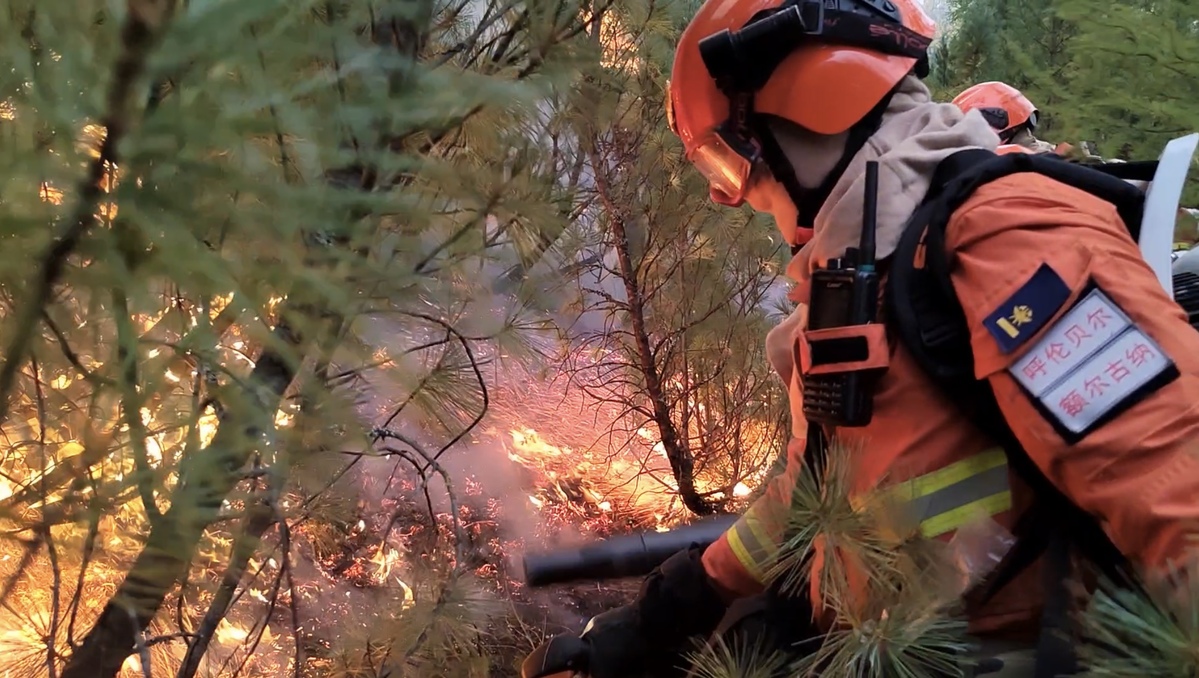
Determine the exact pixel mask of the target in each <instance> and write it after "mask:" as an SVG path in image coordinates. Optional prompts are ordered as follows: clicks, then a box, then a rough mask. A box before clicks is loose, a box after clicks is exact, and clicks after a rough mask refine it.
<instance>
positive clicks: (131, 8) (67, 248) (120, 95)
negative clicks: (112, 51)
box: [0, 0, 174, 424]
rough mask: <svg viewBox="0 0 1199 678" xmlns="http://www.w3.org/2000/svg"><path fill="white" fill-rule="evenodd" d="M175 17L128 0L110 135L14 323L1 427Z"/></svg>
mask: <svg viewBox="0 0 1199 678" xmlns="http://www.w3.org/2000/svg"><path fill="white" fill-rule="evenodd" d="M173 11H174V0H128V14H127V15H126V17H125V23H124V26H123V27H122V29H121V54H120V57H119V58H118V59H117V62H116V64H115V66H114V68H113V74H112V84H111V85H110V86H109V91H108V96H107V98H106V107H105V113H104V115H103V117H102V118H101V124H102V125H103V126H104V128H105V129H106V130H107V135H106V136H105V138H104V142H103V143H102V144H101V146H100V153H99V156H98V157H96V158H94V159H93V160H92V161H91V162H90V163H89V164H88V168H87V175H86V177H85V178H84V179H83V180H82V181H81V182H80V183H79V186H78V198H76V205H75V209H74V210H73V211H72V213H71V216H70V218H69V219H68V220H67V222H66V224H65V225H64V226H63V227H62V228H61V229H60V231H59V232H58V234H57V235H56V236H55V237H54V242H53V243H52V244H51V246H50V248H49V250H48V251H47V252H46V254H45V255H44V256H43V257H41V264H40V265H39V270H38V273H37V275H36V276H34V283H33V285H32V289H31V290H30V292H29V293H28V295H27V296H26V299H25V300H24V301H23V302H22V303H21V304H20V305H19V307H18V308H19V309H20V310H19V312H18V314H17V317H16V318H15V319H13V321H12V324H13V326H14V327H15V328H16V330H15V332H14V333H13V337H12V340H11V341H10V342H9V345H8V347H7V349H6V350H5V352H4V366H3V367H0V424H2V423H4V422H5V421H7V420H8V413H9V408H10V407H11V406H12V390H13V384H14V383H15V382H16V376H17V371H18V370H19V369H20V366H21V365H22V364H23V363H24V361H25V356H26V355H27V354H28V353H29V349H30V345H31V344H32V342H33V337H34V333H35V332H36V330H37V328H38V326H39V325H40V323H39V322H38V320H39V318H41V317H42V314H43V313H44V312H45V308H46V306H47V305H48V304H49V303H50V300H51V298H52V297H53V295H54V287H55V285H57V284H58V281H59V279H60V278H61V277H62V274H63V271H64V270H65V269H66V265H67V259H68V258H69V257H70V256H71V254H73V253H74V252H75V249H76V248H77V247H78V246H79V244H80V242H81V241H82V240H83V236H84V235H85V234H86V233H87V231H88V229H90V228H91V227H92V226H93V225H95V223H96V217H95V213H96V208H97V206H98V205H99V202H100V197H101V195H102V194H103V182H104V175H105V173H106V172H107V171H108V168H110V167H115V166H116V163H117V160H118V158H117V145H118V144H119V143H120V142H121V141H122V140H124V138H125V136H126V135H127V134H128V133H129V132H130V130H131V129H132V128H133V127H134V126H135V125H136V124H137V122H138V111H137V110H136V106H137V105H138V103H139V99H138V89H137V85H138V83H139V81H140V79H141V76H142V74H143V73H144V72H145V69H146V63H147V60H148V58H149V55H150V52H151V50H152V49H153V47H154V45H155V44H156V42H157V40H158V38H159V37H160V36H161V34H162V31H163V28H164V26H165V25H166V24H167V23H168V21H169V18H170V15H171V13H172V12H173Z"/></svg>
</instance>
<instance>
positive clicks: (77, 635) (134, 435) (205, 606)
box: [0, 0, 586, 677]
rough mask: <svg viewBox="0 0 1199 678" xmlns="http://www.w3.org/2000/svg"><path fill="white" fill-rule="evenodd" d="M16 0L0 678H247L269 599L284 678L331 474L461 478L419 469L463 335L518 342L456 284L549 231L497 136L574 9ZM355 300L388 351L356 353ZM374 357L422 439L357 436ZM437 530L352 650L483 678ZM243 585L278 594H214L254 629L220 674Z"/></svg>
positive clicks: (474, 354)
mask: <svg viewBox="0 0 1199 678" xmlns="http://www.w3.org/2000/svg"><path fill="white" fill-rule="evenodd" d="M7 9H8V11H7V12H4V13H3V14H2V15H0V35H3V36H4V38H5V39H4V45H5V50H6V53H7V54H8V55H9V58H8V61H9V63H10V64H12V68H11V69H9V70H8V71H6V72H5V74H4V75H3V76H0V77H2V78H3V83H2V85H0V92H3V93H4V95H5V96H6V97H7V98H6V99H5V100H4V101H3V102H2V104H0V118H2V119H0V138H2V139H3V144H4V147H3V148H4V151H5V152H4V153H3V154H2V157H3V160H0V162H2V163H4V166H3V172H4V174H3V176H4V183H3V186H4V189H5V190H4V193H3V195H2V197H0V210H3V212H2V214H3V223H4V225H5V229H4V238H5V242H6V245H7V246H6V248H5V249H4V252H3V254H2V255H0V256H2V257H3V266H0V290H2V291H3V293H2V299H3V314H4V318H5V322H4V323H3V325H2V326H0V345H2V346H3V354H2V359H3V364H2V366H0V426H2V427H3V429H2V430H3V432H4V434H5V447H4V453H3V455H2V456H0V471H2V472H3V474H4V475H3V476H2V478H3V479H2V480H0V520H2V521H3V523H4V527H3V530H4V531H3V534H4V541H3V542H2V543H0V549H2V550H3V553H4V556H5V558H4V560H3V561H2V564H0V577H2V578H0V601H3V602H4V603H5V610H6V611H5V612H2V613H0V619H3V622H0V627H2V628H4V629H5V631H4V632H3V633H4V634H5V635H4V636H3V637H2V638H0V647H3V649H4V652H3V655H4V656H3V657H2V658H0V667H4V668H6V669H9V668H10V667H11V670H13V671H16V672H17V673H14V675H20V673H21V672H25V674H26V675H52V676H59V675H61V676H64V677H75V676H115V675H117V674H118V673H121V672H122V671H125V672H130V671H132V672H135V673H137V674H141V673H144V674H145V675H150V674H151V672H152V671H153V672H154V673H156V674H159V675H161V674H162V673H163V672H165V671H170V672H175V671H176V670H177V669H178V671H179V675H180V676H191V675H196V672H197V671H202V670H207V671H212V672H220V673H221V675H233V674H239V673H240V674H242V675H249V674H247V673H246V672H252V671H253V670H254V666H253V662H252V661H251V659H252V655H254V653H255V651H256V650H255V648H256V647H258V646H259V644H260V643H262V644H263V645H264V646H265V645H269V644H270V642H271V641H264V640H263V639H264V638H265V637H266V636H268V635H270V634H269V624H270V623H271V622H276V625H277V627H278V622H279V620H278V619H277V618H275V617H276V616H278V615H280V614H281V612H282V611H283V610H285V609H289V608H290V612H289V613H288V614H287V615H284V621H283V623H282V625H283V627H284V628H287V627H290V631H291V635H292V636H293V637H292V638H291V639H288V640H287V642H285V643H284V644H283V645H284V646H285V647H289V648H290V649H289V650H288V654H290V656H291V660H290V663H292V664H294V665H296V666H295V670H296V671H302V670H303V666H305V665H307V664H308V659H309V657H307V656H306V652H307V651H309V650H310V649H311V648H307V647H306V646H305V641H304V640H303V639H302V638H301V637H300V636H299V632H300V629H298V628H296V627H297V626H301V625H305V622H304V619H312V618H315V617H319V616H320V614H321V611H320V610H303V609H302V608H303V606H302V603H301V601H299V600H298V599H297V598H298V593H297V590H298V589H297V587H296V585H295V579H296V573H295V568H294V567H293V566H292V565H293V564H294V563H293V558H294V557H295V556H296V553H297V552H296V548H298V547H297V541H298V540H299V538H300V537H299V535H300V531H302V530H303V529H305V525H306V524H307V522H308V521H312V523H313V524H314V525H315V526H317V527H319V526H320V525H322V524H323V525H325V526H327V527H326V528H323V529H326V533H328V530H329V529H332V530H335V531H336V530H340V529H342V528H341V527H338V526H345V525H346V524H347V523H351V524H352V521H353V519H354V517H356V516H355V514H354V512H353V511H352V510H348V508H347V506H348V505H349V506H352V505H353V503H354V501H355V499H354V495H353V491H352V489H347V488H346V486H345V485H344V484H343V485H342V486H340V487H339V488H335V489H334V490H329V487H330V486H331V485H334V484H335V483H337V481H338V479H339V478H342V477H344V476H345V475H346V474H347V472H348V468H349V467H352V466H353V464H354V463H355V461H356V460H357V459H360V458H361V457H362V455H364V454H365V455H372V454H380V455H381V454H392V455H394V456H396V457H397V458H403V459H408V460H410V461H411V463H412V464H413V465H414V466H416V467H417V468H418V469H419V471H420V473H421V474H422V476H423V477H425V478H427V482H430V483H438V484H444V485H445V486H446V490H447V491H448V492H449V494H450V496H451V497H452V496H453V495H454V492H453V484H452V480H451V479H450V478H449V477H448V475H446V474H444V472H442V471H441V470H440V466H439V464H438V463H437V456H438V455H439V454H440V453H442V452H444V450H445V449H446V448H447V447H449V446H451V445H453V444H455V443H457V442H458V441H460V440H461V439H462V437H463V435H464V434H465V432H466V431H468V430H469V429H470V428H471V427H472V426H473V425H474V424H476V423H477V422H478V421H479V419H480V418H481V416H482V413H483V412H485V409H486V405H487V390H486V388H487V385H486V383H485V380H484V379H483V378H482V373H481V371H480V368H479V365H480V362H481V360H483V358H482V357H481V353H480V351H481V347H482V345H483V344H486V343H489V342H491V343H494V342H502V344H501V345H502V346H504V347H509V348H511V350H512V351H513V352H516V351H519V350H520V349H521V344H520V343H519V341H518V343H516V344H513V343H512V342H510V341H508V340H509V339H512V338H514V337H515V338H517V339H519V335H520V330H521V328H522V327H524V326H525V325H524V324H523V322H524V321H523V320H522V315H521V313H520V309H519V308H517V309H515V310H513V309H510V310H509V311H508V312H506V313H504V314H503V316H502V317H501V318H500V319H499V320H498V321H496V322H480V321H478V318H477V317H475V318H473V320H474V321H475V322H473V323H472V322H470V321H471V320H472V316H471V312H470V308H471V306H470V305H471V303H472V302H473V301H474V300H475V299H476V298H477V297H478V295H479V294H480V292H481V290H484V289H485V287H483V286H481V285H480V284H478V283H479V280H478V277H477V276H476V275H475V274H476V273H477V271H479V270H480V267H481V266H484V265H486V264H487V261H488V256H489V252H490V251H492V250H494V249H495V248H497V247H501V246H504V245H505V243H511V242H513V241H516V242H518V243H519V242H526V241H528V240H529V239H530V238H535V237H536V236H535V234H537V233H543V232H547V231H550V232H552V231H553V230H554V229H559V230H560V229H561V226H560V223H561V222H560V220H561V218H562V215H561V213H560V212H559V211H558V204H557V203H556V202H554V201H552V200H551V201H548V202H547V198H546V196H547V195H552V193H553V191H552V190H551V188H550V187H552V186H553V180H554V176H553V173H552V172H550V173H548V174H547V171H546V168H545V166H544V164H543V163H540V162H539V161H538V162H526V161H524V160H523V159H522V158H521V157H519V156H513V155H512V154H511V153H510V150H511V149H512V148H514V147H517V146H518V144H517V142H518V141H520V140H521V139H524V140H525V141H527V137H523V136H522V131H523V130H525V129H527V128H522V127H521V126H520V125H519V124H516V123H518V122H519V121H522V120H531V119H534V118H535V116H536V110H537V103H538V101H540V100H543V99H544V97H546V96H547V95H548V93H550V92H551V91H553V90H554V88H557V87H561V86H564V85H567V84H568V83H569V81H570V78H571V75H572V71H573V69H574V64H575V60H576V57H575V54H576V53H577V50H575V49H574V48H572V47H571V42H572V40H574V39H575V37H576V36H578V35H579V34H580V33H581V32H582V31H583V30H584V29H585V26H586V24H585V22H584V21H583V20H582V19H581V16H580V14H579V11H578V7H576V6H573V5H571V4H569V3H560V2H546V3H537V2H509V3H499V2H496V3H490V4H488V5H486V6H484V7H476V6H475V5H473V4H470V5H469V6H468V3H438V4H435V3H432V2H425V1H424V0H380V1H378V2H371V1H368V0H338V1H335V2H327V1H322V2H291V1H287V2H282V1H280V0H240V1H237V2H232V1H218V2H209V3H178V2H175V1H174V0H128V2H127V3H125V4H119V3H118V4H113V3H104V2H85V3H83V4H80V3H74V4H72V5H70V6H68V5H63V4H61V3H60V4H58V5H55V4H53V3H51V4H50V5H46V4H44V3H33V2H24V1H18V2H15V3H10V6H9V8H7ZM484 141H490V142H491V143H484ZM525 146H526V147H529V144H527V143H526V144H525ZM534 156H535V154H534ZM530 157H531V158H533V159H536V158H535V157H533V156H530ZM489 224H498V225H499V226H498V227H497V228H488V225H489ZM379 314H384V315H387V316H388V317H390V318H392V319H394V322H395V325H393V327H396V326H398V328H399V330H400V335H401V337H400V339H397V340H395V341H394V342H393V343H392V346H391V347H390V349H391V351H393V352H394V355H391V354H389V350H388V349H386V348H380V347H378V346H377V345H374V344H373V342H372V338H373V337H372V332H374V331H375V330H377V326H376V325H373V324H372V321H371V318H370V317H369V316H378V315H379ZM474 315H475V316H477V315H478V314H477V313H476V314H474ZM464 318H465V320H464ZM505 350H508V348H505ZM372 370H374V371H375V376H377V375H378V373H379V372H385V373H386V374H387V375H388V376H389V377H391V378H392V379H393V380H394V382H395V383H396V384H397V385H398V386H399V387H400V388H401V389H402V390H403V392H404V394H405V395H404V401H403V403H397V405H396V407H395V408H394V409H395V410H396V411H399V410H401V409H404V408H405V407H407V411H410V410H413V409H417V408H421V409H422V410H423V411H424V412H425V413H426V414H427V416H428V417H429V418H430V419H429V421H430V425H431V426H432V427H433V430H435V431H436V432H438V435H437V436H436V437H438V438H440V442H438V443H437V444H436V445H435V446H433V447H431V448H430V447H426V446H425V444H423V443H422V441H418V440H416V439H414V438H412V437H410V436H407V435H406V434H405V433H404V432H403V431H397V430H395V428H388V426H390V424H389V422H388V421H386V420H384V421H379V422H372V423H373V424H375V425H376V426H377V427H378V428H377V430H375V431H373V432H371V431H370V430H369V429H370V428H371V425H370V424H368V425H366V426H363V424H362V423H361V420H360V419H359V418H358V416H357V412H355V411H354V405H355V404H356V403H355V402H354V400H355V395H356V391H358V390H360V388H361V381H360V380H361V379H362V377H363V375H364V374H367V373H370V372H371V371H372ZM388 419H390V418H388ZM382 447H390V448H391V449H392V450H394V451H393V452H381V451H379V450H380V448H382ZM347 448H349V449H351V451H353V452H354V455H355V456H353V457H352V458H350V459H349V463H348V464H347V463H346V462H347V458H346V457H345V456H344V455H343V451H344V450H346V449H347ZM330 492H332V494H330ZM456 519H457V518H456V516H451V518H450V520H449V523H448V524H443V525H440V526H438V525H436V524H435V525H434V527H435V528H437V529H436V530H435V534H436V535H437V537H438V541H436V544H437V547H438V548H440V549H442V550H444V551H445V552H446V553H448V554H449V556H448V560H444V561H437V562H434V563H432V564H430V565H429V567H428V568H426V569H427V570H428V572H427V574H428V579H427V581H428V584H427V586H426V588H427V590H426V591H425V592H424V594H423V595H422V594H421V593H420V592H417V593H416V594H413V592H412V591H408V590H407V588H406V587H401V588H397V589H396V592H395V593H396V595H397V596H398V597H399V598H398V599H397V600H395V601H392V602H394V603H395V605H394V610H396V611H404V610H410V612H409V613H408V614H407V615H401V614H399V613H398V612H396V613H394V614H392V615H391V616H392V617H393V621H394V623H395V625H397V626H399V629H398V630H396V629H395V628H394V627H393V629H392V630H393V631H394V632H393V633H391V634H390V635H387V634H384V638H385V642H384V643H383V644H384V645H386V647H385V648H383V649H380V648H379V646H378V642H379V641H377V640H376V641H372V643H373V644H369V648H371V650H370V652H368V653H367V654H368V655H369V657H373V658H375V659H377V658H378V656H376V655H380V656H382V655H385V656H387V657H389V659H388V660H387V661H384V662H382V663H383V664H387V663H389V662H390V663H391V665H392V666H393V667H394V666H399V667H401V668H402V667H413V666H419V665H421V664H422V663H426V662H428V661H433V660H434V659H436V658H441V660H442V661H445V660H446V657H447V656H449V655H448V654H447V653H450V654H453V653H455V652H457V653H458V654H456V655H455V656H459V657H460V658H464V661H463V662H462V666H464V667H470V666H475V667H476V668H475V669H472V670H474V671H475V675H478V666H477V665H478V661H479V657H480V655H479V653H478V651H477V650H473V652H474V654H473V655H470V652H467V654H466V655H463V654H461V652H463V651H464V650H462V648H463V647H464V643H463V642H462V641H463V638H465V637H467V636H464V635H463V634H467V635H469V634H471V633H477V632H478V631H479V619H478V615H479V614H480V613H481V610H480V608H479V607H478V606H475V605H472V604H470V601H471V600H473V595H472V594H471V590H472V586H473V585H472V584H471V582H470V577H469V576H467V574H466V572H465V571H464V567H465V565H464V564H463V562H462V559H461V558H454V557H453V554H454V550H453V548H452V546H453V545H454V544H455V542H456V540H457V539H458V537H459V536H460V535H459V534H457V527H456V525H457V523H456ZM319 532H320V529H316V528H314V536H313V539H314V547H316V544H315V541H316V540H317V537H318V536H319ZM349 532H350V533H349V534H343V535H341V536H342V537H344V539H352V538H353V537H354V531H353V530H349ZM447 543H448V544H450V545H451V548H448V549H447V548H446V547H445V545H446V544H447ZM318 548H319V547H318ZM380 553H382V551H380ZM272 582H273V583H272ZM255 589H260V590H259V592H258V595H259V596H263V595H264V594H263V591H265V592H266V594H269V596H270V600H269V601H268V602H267V603H266V604H265V607H263V608H262V609H253V610H247V611H244V612H242V613H237V614H239V615H241V616H240V617H239V618H241V619H243V620H244V619H246V618H248V619H251V620H252V621H251V622H248V623H247V626H248V627H250V629H251V631H250V632H249V635H248V636H247V633H246V632H245V631H244V630H242V631H240V632H239V634H240V636H241V638H242V639H244V640H245V641H246V644H245V646H244V647H242V648H241V649H239V650H238V654H236V657H239V659H236V661H234V662H233V665H231V666H230V665H228V664H227V663H225V664H224V668H222V663H221V662H213V661H209V659H210V658H211V657H212V656H213V652H214V649H213V648H214V647H215V644H220V639H221V637H222V633H221V630H222V629H223V628H226V626H224V625H225V624H227V623H229V616H230V614H232V613H234V612H235V610H234V608H235V607H236V608H237V609H241V608H242V607H245V605H246V604H247V603H239V602H237V601H240V600H242V598H243V597H245V596H247V595H248V592H252V591H253V590H255ZM414 597H415V598H417V600H415V601H414V600H412V599H413V598H414ZM281 601H282V602H281ZM405 601H407V602H405ZM231 611H232V612H231ZM5 615H8V616H5ZM247 615H248V617H247ZM272 615H275V616H272ZM422 619H424V620H425V622H426V623H422V622H421V620H422ZM446 620H450V621H451V622H453V623H449V622H447V621H446ZM447 624H448V625H447ZM239 634H234V635H239ZM405 634H407V636H405ZM276 635H277V633H276ZM401 636H405V637H407V638H408V640H407V642H403V641H402V640H401ZM465 646H470V643H466V644H465ZM397 648H398V649H397ZM18 655H20V656H18ZM467 655H470V656H471V657H473V659H470V660H469V661H466V660H465V658H466V657H467ZM134 657H136V659H135V658H134ZM231 660H232V659H231ZM205 662H208V664H207V666H208V668H207V669H204V668H202V665H205ZM239 664H240V668H239V666H238V665H239ZM376 664H378V663H377V662H376ZM265 670H267V671H271V670H272V669H270V668H269V667H268V668H266V669H265ZM379 670H383V669H382V668H380V669H379ZM275 671H276V672H277V669H275Z"/></svg>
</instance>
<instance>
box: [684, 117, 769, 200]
mask: <svg viewBox="0 0 1199 678" xmlns="http://www.w3.org/2000/svg"><path fill="white" fill-rule="evenodd" d="M757 159H758V149H757V148H756V147H755V146H754V145H753V144H752V143H751V142H748V141H744V142H742V143H738V144H736V145H734V144H732V143H730V142H729V140H728V139H727V138H726V137H725V135H724V134H722V133H721V132H720V130H714V131H713V132H712V133H711V134H710V135H708V136H707V137H705V138H704V140H703V142H702V143H700V144H699V145H698V146H696V147H695V148H693V149H692V150H691V152H690V153H688V154H687V160H689V161H690V162H691V164H693V165H695V168H696V169H697V170H699V173H700V174H702V175H704V178H705V179H707V180H708V187H709V194H710V195H711V198H712V201H713V202H715V203H717V204H720V205H727V206H729V207H740V206H741V205H742V204H743V203H744V202H745V191H746V189H747V188H748V186H749V180H750V175H751V173H752V172H753V168H754V164H755V163H756V162H757Z"/></svg>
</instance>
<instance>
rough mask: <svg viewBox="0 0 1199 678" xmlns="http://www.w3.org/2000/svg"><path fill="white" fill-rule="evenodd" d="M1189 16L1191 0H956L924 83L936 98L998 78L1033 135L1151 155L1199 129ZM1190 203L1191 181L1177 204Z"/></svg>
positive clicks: (1197, 196)
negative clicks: (1035, 111) (1021, 100)
mask: <svg viewBox="0 0 1199 678" xmlns="http://www.w3.org/2000/svg"><path fill="white" fill-rule="evenodd" d="M1197 16H1199V8H1197V7H1196V5H1195V3H1194V2H1192V1H1190V0H1167V1H1166V2H1154V3H1146V2H1136V1H1132V0H1120V1H1118V2H1109V3H1101V4H1096V3H1094V2H1091V1H1090V0H1049V1H1048V2H1030V1H1027V0H955V1H954V2H951V20H950V22H949V24H948V25H947V26H945V27H943V34H942V35H941V37H940V38H939V39H938V41H937V43H936V45H935V54H934V57H933V62H934V65H933V68H932V77H931V82H932V84H933V86H934V90H935V92H936V94H937V95H938V96H939V97H940V98H941V99H942V100H949V99H950V98H952V97H953V96H954V95H956V94H957V93H958V92H960V91H962V90H963V89H965V88H966V87H969V86H970V85H973V84H975V83H978V82H984V81H988V80H999V81H1003V82H1006V83H1008V84H1010V85H1012V86H1014V87H1016V88H1018V89H1020V90H1021V91H1023V92H1024V93H1025V94H1026V95H1027V96H1028V97H1029V99H1030V100H1031V101H1032V102H1033V103H1034V104H1035V105H1037V106H1038V107H1039V109H1040V110H1041V113H1042V121H1043V123H1042V126H1041V128H1040V129H1039V130H1038V133H1037V134H1038V136H1040V137H1042V138H1045V139H1047V140H1049V141H1051V142H1054V143H1058V142H1063V141H1064V142H1068V143H1072V144H1074V145H1075V146H1077V145H1078V143H1079V141H1091V142H1093V143H1095V144H1096V145H1097V150H1098V151H1099V153H1100V155H1102V156H1103V157H1105V158H1117V159H1124V160H1129V159H1137V160H1140V159H1152V158H1156V157H1157V155H1158V154H1159V153H1160V152H1161V149H1162V148H1163V147H1164V146H1165V144H1166V143H1167V142H1168V141H1169V140H1171V139H1173V138H1175V137H1178V136H1182V135H1185V134H1190V133H1191V132H1193V131H1195V130H1197V129H1199V111H1196V109H1195V107H1194V106H1193V105H1192V103H1191V99H1192V96H1191V95H1192V93H1193V92H1194V91H1195V88H1196V86H1197V85H1196V82H1197V79H1199V52H1197V51H1196V50H1197V49H1199V48H1197V47H1196V35H1197V34H1196V31H1199V27H1197V25H1196V17H1197ZM1147 36H1153V37H1152V39H1148V38H1147ZM1192 174H1194V173H1192ZM1196 201H1199V184H1197V183H1196V181H1195V180H1194V179H1193V178H1192V180H1191V182H1190V184H1189V187H1188V190H1187V193H1186V195H1185V197H1184V200H1183V202H1184V204H1187V205H1193V204H1195V202H1196Z"/></svg>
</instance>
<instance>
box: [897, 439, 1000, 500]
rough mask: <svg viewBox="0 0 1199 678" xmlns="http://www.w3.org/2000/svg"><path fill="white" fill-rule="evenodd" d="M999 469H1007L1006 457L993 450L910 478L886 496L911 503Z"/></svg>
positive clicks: (997, 449) (998, 450) (996, 449)
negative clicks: (970, 478) (972, 477)
mask: <svg viewBox="0 0 1199 678" xmlns="http://www.w3.org/2000/svg"><path fill="white" fill-rule="evenodd" d="M1000 467H1004V468H1006V467H1007V455H1005V454H1004V453H1003V450H1001V449H999V448H995V449H993V450H987V451H985V452H979V453H978V454H976V455H974V456H972V457H967V458H966V459H963V460H961V461H958V462H954V463H952V464H950V465H949V466H946V467H944V468H940V469H937V470H936V471H932V472H930V473H926V474H924V475H922V476H919V477H916V478H912V479H911V480H907V481H904V482H901V483H898V484H897V485H895V486H894V487H891V488H888V489H887V490H886V494H887V495H888V496H890V497H892V498H894V499H898V500H901V501H911V500H912V499H915V498H917V497H924V496H927V495H930V494H932V493H934V492H939V491H941V490H944V489H945V488H947V487H949V486H951V485H956V484H958V483H960V482H962V481H963V480H966V479H967V478H969V477H971V476H976V475H978V474H980V473H985V472H987V471H991V470H994V469H997V468H1000Z"/></svg>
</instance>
